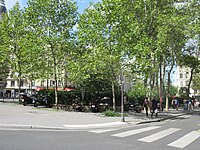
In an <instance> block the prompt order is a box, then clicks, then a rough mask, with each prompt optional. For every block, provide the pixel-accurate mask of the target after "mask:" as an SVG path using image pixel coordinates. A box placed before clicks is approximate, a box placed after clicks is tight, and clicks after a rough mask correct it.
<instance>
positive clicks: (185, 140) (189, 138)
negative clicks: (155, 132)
mask: <svg viewBox="0 0 200 150" xmlns="http://www.w3.org/2000/svg"><path fill="white" fill-rule="evenodd" d="M199 137H200V132H198V131H192V132H190V133H188V134H186V135H185V136H183V137H182V138H180V139H178V140H176V141H174V142H172V143H170V144H168V146H172V147H177V148H184V147H186V146H187V145H189V144H190V143H192V142H193V141H195V140H196V139H198V138H199Z"/></svg>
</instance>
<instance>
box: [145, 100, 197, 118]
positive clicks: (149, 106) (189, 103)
mask: <svg viewBox="0 0 200 150" xmlns="http://www.w3.org/2000/svg"><path fill="white" fill-rule="evenodd" d="M143 106H144V111H145V114H146V116H147V117H148V115H149V112H150V113H151V117H153V115H154V114H155V117H158V112H161V111H163V109H164V107H163V104H162V102H161V101H159V100H157V99H156V97H154V98H153V99H152V100H150V101H149V100H148V98H145V99H144V102H143ZM179 106H180V103H179V100H178V99H173V100H172V101H171V108H173V109H176V110H178V109H179ZM183 106H184V107H183V109H184V110H185V111H189V112H190V111H194V108H195V107H200V102H199V101H197V100H196V99H195V98H190V99H188V100H186V99H184V100H183Z"/></svg>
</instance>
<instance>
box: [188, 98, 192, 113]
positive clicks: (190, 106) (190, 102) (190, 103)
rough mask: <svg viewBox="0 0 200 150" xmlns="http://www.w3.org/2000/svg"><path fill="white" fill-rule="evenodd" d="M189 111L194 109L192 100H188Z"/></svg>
mask: <svg viewBox="0 0 200 150" xmlns="http://www.w3.org/2000/svg"><path fill="white" fill-rule="evenodd" d="M188 111H192V100H191V99H189V100H188Z"/></svg>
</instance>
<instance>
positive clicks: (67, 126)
mask: <svg viewBox="0 0 200 150" xmlns="http://www.w3.org/2000/svg"><path fill="white" fill-rule="evenodd" d="M186 114H187V113H182V114H178V115H174V116H168V117H165V118H159V119H152V120H145V121H138V122H135V121H126V122H110V123H100V124H82V125H77V124H76V125H70V124H63V126H64V127H51V126H40V125H21V124H0V128H3V129H19V130H20V129H21V130H22V129H24V130H31V129H32V130H52V131H53V130H56V131H64V130H65V131H66V130H86V129H94V128H96V129H98V128H112V127H123V126H127V125H133V124H134V125H139V124H145V123H152V122H161V121H164V120H168V119H171V118H177V117H179V116H183V115H186Z"/></svg>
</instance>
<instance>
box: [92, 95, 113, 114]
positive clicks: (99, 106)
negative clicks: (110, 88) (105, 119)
mask: <svg viewBox="0 0 200 150" xmlns="http://www.w3.org/2000/svg"><path fill="white" fill-rule="evenodd" d="M111 103H112V102H111V99H110V98H109V97H103V98H97V99H95V100H93V101H92V103H91V111H92V112H103V111H106V110H108V109H109V106H111V105H112V104H111Z"/></svg>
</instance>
